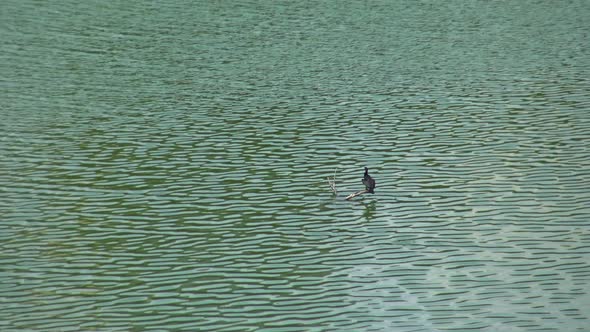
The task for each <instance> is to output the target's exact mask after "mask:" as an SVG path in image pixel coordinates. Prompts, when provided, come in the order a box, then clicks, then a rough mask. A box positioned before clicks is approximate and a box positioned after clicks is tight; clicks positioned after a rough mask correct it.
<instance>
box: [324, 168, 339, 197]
mask: <svg viewBox="0 0 590 332" xmlns="http://www.w3.org/2000/svg"><path fill="white" fill-rule="evenodd" d="M326 179H327V180H328V184H329V185H330V189H332V192H334V195H338V190H337V189H336V169H334V177H333V178H331V179H330V177H327V178H326Z"/></svg>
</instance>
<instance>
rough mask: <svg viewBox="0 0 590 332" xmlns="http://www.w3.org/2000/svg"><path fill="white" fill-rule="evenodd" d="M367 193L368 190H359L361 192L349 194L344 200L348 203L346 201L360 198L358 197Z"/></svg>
mask: <svg viewBox="0 0 590 332" xmlns="http://www.w3.org/2000/svg"><path fill="white" fill-rule="evenodd" d="M368 192H369V191H368V190H361V191H357V192H355V193H354V194H350V195H348V196H346V198H345V199H346V200H347V201H348V200H351V199H353V198H355V197H357V196H360V195H362V194H366V193H368Z"/></svg>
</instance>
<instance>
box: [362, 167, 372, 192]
mask: <svg viewBox="0 0 590 332" xmlns="http://www.w3.org/2000/svg"><path fill="white" fill-rule="evenodd" d="M362 182H363V184H364V185H365V190H366V191H367V192H369V193H371V194H374V193H375V180H373V178H372V177H371V176H370V175H369V169H368V168H367V167H365V176H363V180H362Z"/></svg>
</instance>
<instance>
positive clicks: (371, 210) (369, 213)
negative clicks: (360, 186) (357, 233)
mask: <svg viewBox="0 0 590 332" xmlns="http://www.w3.org/2000/svg"><path fill="white" fill-rule="evenodd" d="M360 204H362V205H363V206H364V207H365V211H364V212H363V217H365V219H367V221H369V220H371V219H373V217H374V216H375V208H376V203H375V200H371V201H370V202H368V203H365V202H363V201H361V202H360Z"/></svg>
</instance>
